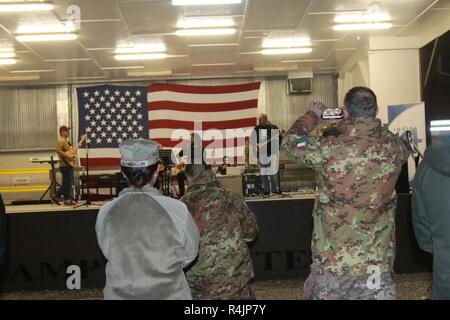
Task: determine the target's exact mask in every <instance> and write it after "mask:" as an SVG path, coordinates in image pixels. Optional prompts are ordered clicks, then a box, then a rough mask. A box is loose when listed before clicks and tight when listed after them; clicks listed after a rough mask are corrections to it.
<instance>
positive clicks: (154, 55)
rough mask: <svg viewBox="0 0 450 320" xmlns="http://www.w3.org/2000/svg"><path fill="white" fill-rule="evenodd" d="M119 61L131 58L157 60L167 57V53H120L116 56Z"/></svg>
mask: <svg viewBox="0 0 450 320" xmlns="http://www.w3.org/2000/svg"><path fill="white" fill-rule="evenodd" d="M115 58H116V60H118V61H131V60H157V59H165V58H167V54H166V53H141V54H118V55H116V56H115Z"/></svg>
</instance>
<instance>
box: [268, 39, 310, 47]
mask: <svg viewBox="0 0 450 320" xmlns="http://www.w3.org/2000/svg"><path fill="white" fill-rule="evenodd" d="M310 46H311V40H310V39H308V38H304V39H301V38H280V39H264V40H263V44H262V47H263V48H293V47H310Z"/></svg>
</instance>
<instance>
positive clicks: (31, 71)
mask: <svg viewBox="0 0 450 320" xmlns="http://www.w3.org/2000/svg"><path fill="white" fill-rule="evenodd" d="M42 72H55V70H13V71H10V73H42Z"/></svg>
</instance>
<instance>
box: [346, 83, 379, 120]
mask: <svg viewBox="0 0 450 320" xmlns="http://www.w3.org/2000/svg"><path fill="white" fill-rule="evenodd" d="M344 105H345V108H346V109H347V112H348V113H349V115H350V116H351V117H354V118H358V117H364V118H373V117H375V116H376V114H377V111H378V105H377V96H376V95H375V93H374V92H373V91H372V90H370V89H369V88H366V87H354V88H352V89H350V90H349V91H348V92H347V94H346V95H345V99H344Z"/></svg>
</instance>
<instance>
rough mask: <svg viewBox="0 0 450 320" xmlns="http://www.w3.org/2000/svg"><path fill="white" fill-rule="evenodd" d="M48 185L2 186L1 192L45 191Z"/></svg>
mask: <svg viewBox="0 0 450 320" xmlns="http://www.w3.org/2000/svg"><path fill="white" fill-rule="evenodd" d="M47 188H48V186H26V187H0V193H12V192H35V191H45V190H47Z"/></svg>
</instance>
